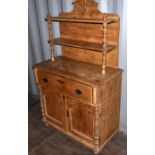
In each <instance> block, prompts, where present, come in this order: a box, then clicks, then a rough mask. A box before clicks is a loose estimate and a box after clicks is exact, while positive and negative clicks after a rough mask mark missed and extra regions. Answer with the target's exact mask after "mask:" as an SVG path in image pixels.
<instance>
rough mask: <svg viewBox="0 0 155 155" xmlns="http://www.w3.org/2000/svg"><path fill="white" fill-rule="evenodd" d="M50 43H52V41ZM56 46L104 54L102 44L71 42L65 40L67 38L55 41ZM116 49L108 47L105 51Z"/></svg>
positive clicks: (111, 46)
mask: <svg viewBox="0 0 155 155" xmlns="http://www.w3.org/2000/svg"><path fill="white" fill-rule="evenodd" d="M48 42H49V43H51V41H50V40H49V41H48ZM54 44H56V45H63V46H70V47H75V48H81V49H87V50H93V51H97V52H103V44H101V43H94V42H86V41H78V40H71V39H65V38H56V39H54ZM115 48H116V47H115V46H113V45H107V47H106V48H105V49H104V50H105V51H106V52H110V51H112V50H114V49H115Z"/></svg>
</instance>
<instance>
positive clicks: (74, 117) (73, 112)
mask: <svg viewBox="0 0 155 155" xmlns="http://www.w3.org/2000/svg"><path fill="white" fill-rule="evenodd" d="M66 104H67V113H68V130H69V132H70V133H71V134H73V135H74V136H76V137H78V138H81V139H82V140H85V141H89V142H92V140H93V126H94V116H93V107H92V106H90V105H87V104H84V103H82V102H81V101H78V100H77V99H76V98H72V97H68V96H67V97H66Z"/></svg>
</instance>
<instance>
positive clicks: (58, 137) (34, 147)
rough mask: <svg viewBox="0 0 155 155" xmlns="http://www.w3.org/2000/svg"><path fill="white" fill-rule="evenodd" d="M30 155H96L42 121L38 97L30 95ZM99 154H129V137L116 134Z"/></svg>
mask: <svg viewBox="0 0 155 155" xmlns="http://www.w3.org/2000/svg"><path fill="white" fill-rule="evenodd" d="M28 115H29V122H28V129H29V133H28V146H29V150H28V151H29V155H94V153H93V152H92V151H91V150H89V149H87V148H86V147H85V146H83V145H82V144H80V143H78V142H77V141H75V140H73V139H72V138H70V137H68V136H66V135H64V134H63V133H61V132H59V131H58V130H56V129H55V128H53V127H46V126H45V125H44V123H42V122H41V111H40V105H39V100H38V98H37V97H36V98H34V97H29V114H28ZM98 155H127V138H126V136H125V135H123V134H122V133H118V134H116V136H114V137H113V139H112V140H111V141H110V142H109V143H108V144H107V145H106V146H105V147H104V149H102V151H101V152H100V153H99V154H98Z"/></svg>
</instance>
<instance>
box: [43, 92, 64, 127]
mask: <svg viewBox="0 0 155 155" xmlns="http://www.w3.org/2000/svg"><path fill="white" fill-rule="evenodd" d="M43 103H44V108H45V115H46V119H48V120H49V121H50V122H52V123H53V124H54V125H56V126H58V127H60V128H62V129H66V125H65V108H64V107H65V105H64V102H63V95H62V94H61V93H60V92H55V91H51V90H46V91H44V94H43Z"/></svg>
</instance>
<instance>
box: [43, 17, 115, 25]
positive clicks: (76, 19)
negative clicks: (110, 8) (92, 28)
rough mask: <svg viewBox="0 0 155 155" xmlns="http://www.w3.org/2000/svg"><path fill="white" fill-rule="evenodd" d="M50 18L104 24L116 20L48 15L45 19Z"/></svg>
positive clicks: (52, 19) (60, 20)
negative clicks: (50, 16)
mask: <svg viewBox="0 0 155 155" xmlns="http://www.w3.org/2000/svg"><path fill="white" fill-rule="evenodd" d="M48 19H50V20H51V21H56V22H75V23H93V24H102V23H103V22H104V23H107V24H110V23H114V22H116V21H115V20H110V19H107V20H104V21H103V19H93V18H91V19H90V18H69V17H52V18H49V17H46V18H45V20H46V21H47V20H48Z"/></svg>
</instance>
